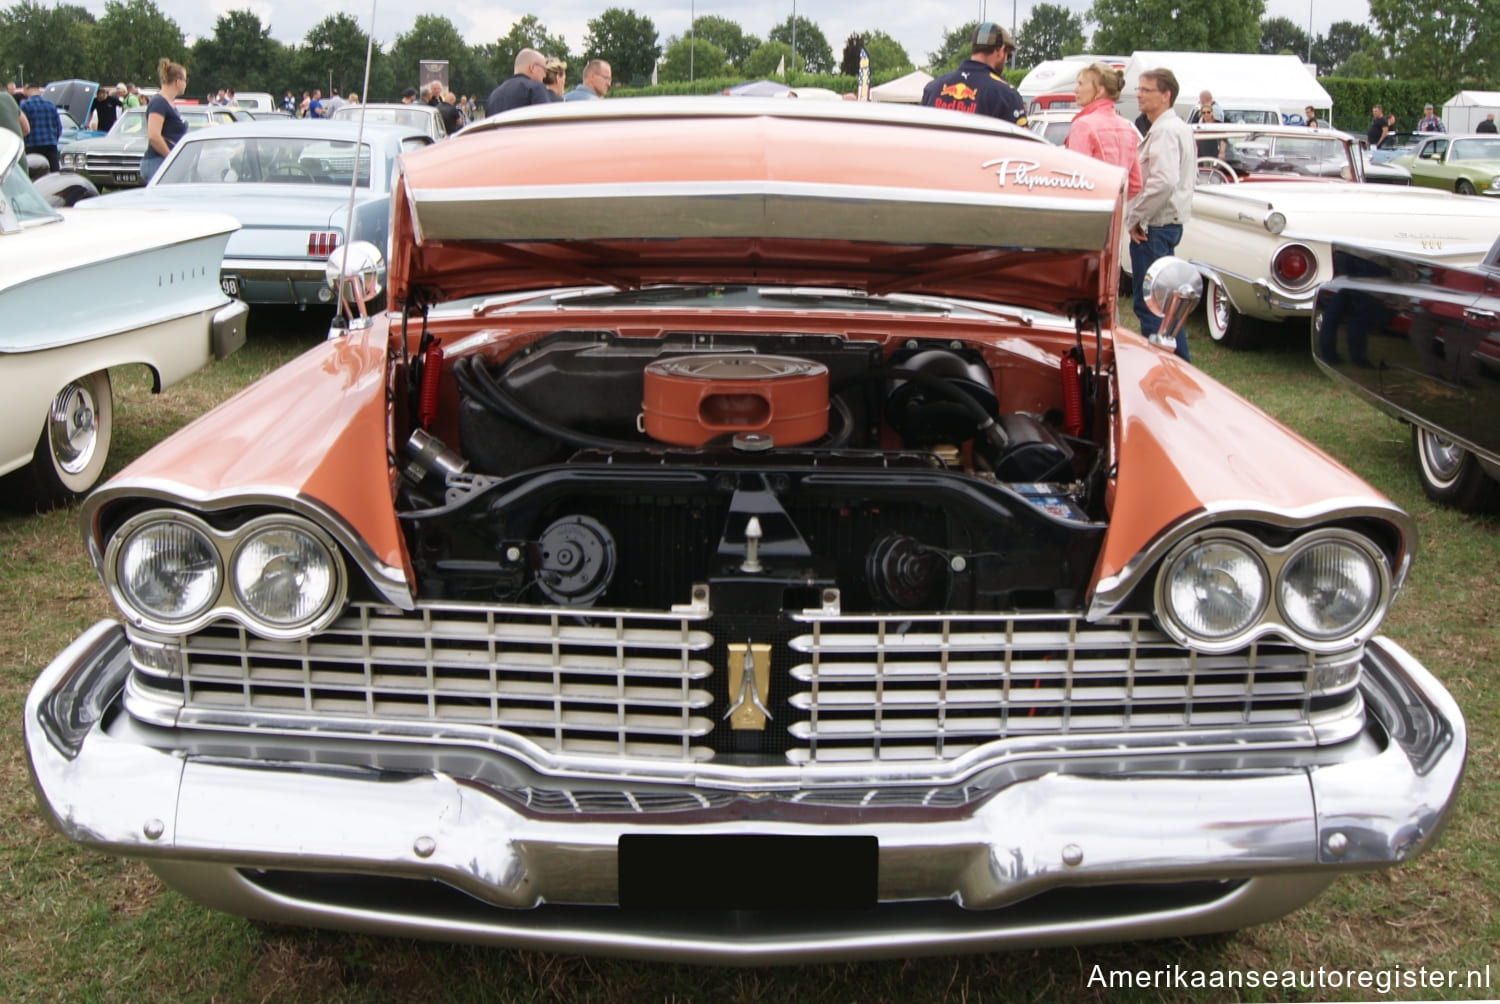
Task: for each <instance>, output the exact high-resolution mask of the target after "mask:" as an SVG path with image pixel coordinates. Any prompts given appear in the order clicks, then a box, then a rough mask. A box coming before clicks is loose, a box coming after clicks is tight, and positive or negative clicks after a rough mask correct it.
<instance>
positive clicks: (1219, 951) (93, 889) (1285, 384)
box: [0, 317, 1500, 1004]
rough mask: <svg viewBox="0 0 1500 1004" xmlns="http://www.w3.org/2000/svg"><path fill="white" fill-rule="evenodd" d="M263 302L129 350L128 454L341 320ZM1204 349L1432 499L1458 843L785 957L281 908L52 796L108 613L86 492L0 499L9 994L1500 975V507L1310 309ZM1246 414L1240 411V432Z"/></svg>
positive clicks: (1420, 517) (1201, 360)
mask: <svg viewBox="0 0 1500 1004" xmlns="http://www.w3.org/2000/svg"><path fill="white" fill-rule="evenodd" d="M291 320H292V318H289V317H283V318H273V319H272V320H271V321H269V322H265V321H261V320H260V319H259V318H257V319H256V321H257V325H256V327H255V328H254V329H253V330H252V333H251V338H250V343H249V345H248V346H247V347H246V348H245V349H244V350H242V352H241V353H239V354H238V355H236V356H235V357H233V358H232V359H231V360H229V361H227V362H225V363H221V364H217V365H215V366H213V367H211V368H209V369H208V370H205V371H204V372H202V373H200V374H198V375H197V376H195V377H193V378H192V379H191V380H189V381H188V382H187V383H186V384H184V385H182V386H180V387H178V388H174V389H172V390H170V391H168V392H167V393H166V394H165V395H162V396H160V397H152V396H151V395H150V394H149V387H148V386H147V384H146V383H145V381H144V379H143V378H142V377H141V375H139V374H129V373H123V374H116V391H117V397H118V399H119V406H118V418H119V423H120V427H119V431H118V438H117V440H116V448H115V451H114V452H115V457H114V461H113V463H114V464H115V465H118V464H120V463H123V462H124V461H125V460H126V459H128V457H129V456H132V455H134V454H136V453H139V452H140V451H141V450H143V449H145V448H146V447H147V446H148V445H149V444H150V443H152V442H154V441H156V440H157V439H159V438H160V437H161V436H163V435H165V434H167V433H168V432H170V431H172V430H173V429H175V428H177V427H179V426H180V425H182V424H183V423H185V422H186V421H188V420H190V419H191V418H192V417H193V415H195V414H197V413H199V412H200V411H202V410H203V409H204V408H206V407H207V406H208V405H209V404H211V403H212V402H214V401H217V400H220V399H222V398H223V397H226V396H228V394H230V393H232V392H233V391H234V390H235V389H237V388H238V387H240V386H242V385H243V384H244V383H246V382H248V381H249V380H251V379H253V378H254V377H256V376H258V375H260V374H262V373H264V372H267V371H269V370H270V369H271V368H273V367H274V366H276V365H278V364H279V363H281V362H283V361H285V360H286V359H289V358H291V357H292V356H293V355H295V354H296V353H297V352H300V351H302V350H304V349H306V348H307V347H309V346H311V345H312V344H314V343H315V342H316V341H317V339H318V338H319V337H321V329H319V328H317V327H316V326H314V325H302V326H300V328H299V327H297V326H295V325H292V324H290V323H289V322H290V321H291ZM1192 346H1193V352H1194V360H1195V362H1196V363H1197V364H1198V365H1199V366H1200V367H1201V368H1203V369H1204V370H1206V371H1207V372H1209V373H1211V374H1212V375H1214V376H1215V377H1217V378H1218V379H1220V380H1221V381H1223V382H1224V383H1226V384H1228V385H1229V386H1231V387H1233V388H1234V389H1236V390H1237V391H1239V392H1240V393H1241V394H1244V395H1245V396H1246V397H1248V398H1250V399H1251V400H1252V401H1254V402H1256V403H1257V404H1258V405H1260V406H1261V407H1262V408H1264V409H1266V410H1267V411H1269V412H1271V413H1272V414H1273V415H1275V416H1277V417H1278V418H1279V419H1280V420H1281V421H1282V422H1284V423H1285V424H1287V425H1288V426H1289V427H1291V428H1292V429H1294V430H1295V431H1297V432H1299V433H1300V434H1302V435H1304V436H1306V437H1307V438H1308V439H1310V440H1312V441H1313V442H1315V443H1317V444H1318V445H1319V446H1320V447H1322V448H1323V449H1325V450H1327V451H1328V452H1329V453H1331V454H1332V455H1334V456H1335V457H1337V458H1338V459H1339V460H1341V461H1342V462H1343V463H1345V464H1347V465H1348V466H1350V467H1351V468H1353V469H1354V470H1355V471H1356V472H1358V473H1359V474H1360V475H1361V476H1363V477H1364V478H1365V479H1366V480H1368V481H1370V482H1371V483H1372V484H1373V485H1374V486H1375V487H1376V488H1378V489H1379V490H1381V491H1382V492H1384V493H1386V494H1387V495H1389V496H1390V497H1391V498H1392V499H1393V500H1395V501H1396V502H1397V503H1398V504H1399V505H1401V506H1402V507H1403V508H1405V509H1406V510H1407V511H1409V512H1411V513H1412V514H1413V515H1414V517H1415V518H1416V520H1417V522H1418V524H1419V526H1420V528H1421V534H1422V547H1421V550H1420V553H1419V555H1418V558H1417V562H1416V565H1415V568H1414V570H1413V572H1412V574H1411V576H1410V578H1409V580H1408V583H1407V586H1406V589H1405V590H1404V592H1403V594H1402V595H1401V596H1400V597H1399V599H1398V600H1397V602H1396V605H1395V608H1394V609H1393V611H1392V612H1391V615H1390V617H1389V618H1388V620H1387V625H1386V632H1387V633H1388V634H1390V635H1392V636H1393V637H1395V638H1397V639H1398V640H1400V641H1401V642H1402V643H1403V644H1404V645H1406V646H1407V647H1408V648H1409V649H1410V650H1411V651H1412V652H1413V653H1414V654H1415V655H1417V657H1418V658H1419V659H1421V660H1422V661H1423V662H1424V663H1425V664H1426V665H1427V666H1428V668H1429V669H1431V670H1432V671H1433V672H1434V673H1436V674H1437V675H1438V676H1439V677H1440V678H1441V679H1442V680H1443V681H1444V682H1445V683H1446V684H1447V686H1448V687H1449V688H1450V689H1451V690H1452V692H1453V694H1454V696H1455V697H1456V698H1457V699H1458V701H1459V703H1460V704H1461V705H1462V706H1463V707H1464V710H1465V714H1466V716H1467V720H1468V725H1469V730H1470V753H1469V756H1470V760H1469V770H1468V775H1467V777H1466V779H1465V787H1464V790H1463V794H1462V797H1461V801H1460V805H1459V810H1458V812H1457V814H1456V815H1455V817H1454V819H1453V821H1452V822H1451V824H1450V825H1449V827H1448V830H1447V832H1446V834H1445V835H1444V837H1443V839H1442V841H1441V842H1440V843H1439V844H1438V846H1437V847H1436V848H1435V849H1434V850H1433V851H1431V852H1429V853H1427V854H1425V855H1423V856H1422V857H1420V858H1418V859H1417V860H1415V861H1413V862H1410V863H1408V864H1407V865H1405V866H1403V867H1401V868H1397V869H1392V870H1388V871H1382V872H1375V873H1367V874H1363V875H1356V876H1348V877H1345V878H1342V879H1340V880H1339V881H1338V882H1336V883H1335V884H1334V885H1333V887H1332V888H1330V889H1329V891H1328V892H1327V893H1325V894H1324V895H1323V896H1322V897H1321V898H1320V899H1318V900H1317V901H1316V902H1315V903H1314V904H1312V906H1310V907H1309V908H1306V909H1304V910H1301V911H1299V912H1297V913H1295V914H1293V915H1292V916H1290V917H1288V918H1285V919H1283V920H1281V921H1279V922H1277V923H1273V924H1269V925H1265V926H1262V927H1258V928H1253V929H1250V930H1246V931H1242V932H1239V933H1237V934H1233V935H1224V936H1219V937H1211V938H1201V939H1194V940H1190V941H1169V942H1147V943H1139V944H1128V945H1106V946H1084V947H1080V948H1077V949H1073V948H1068V949H1058V950H1051V951H1026V952H1013V953H997V954H990V955H977V956H961V957H946V958H945V957H938V958H928V959H898V960H891V961H885V962H876V963H860V964H842V965H820V966H797V967H788V968H776V969H764V970H755V969H706V968H696V967H690V966H675V965H654V964H642V963H634V962H621V961H616V960H610V959H597V958H595V959H584V958H578V957H572V956H554V955H545V954H540V953H529V952H512V951H501V950H493V949H481V948H472V947H464V946H452V945H442V944H428V943H421V942H415V941H406V940H399V939H381V938H373V937H365V936H359V935H348V934H340V933H332V932H324V931H311V930H300V929H283V928H274V929H272V928H266V927H262V926H257V925H254V924H251V923H249V922H246V921H243V920H240V919H238V918H235V917H230V916H226V915H223V914H218V913H214V912H212V911H209V910H206V909H203V908H201V907H199V906H197V905H195V904H193V903H190V902H188V901H187V900H185V899H183V898H182V897H180V896H178V895H177V894H176V893H174V892H171V891H169V890H166V889H165V888H164V887H162V886H161V884H160V883H159V882H158V881H157V880H156V879H155V877H154V876H153V875H152V874H151V873H150V872H149V871H148V870H147V869H146V868H145V867H144V866H142V865H141V864H139V863H136V862H130V861H125V860H121V859H114V858H107V857H103V856H100V855H98V854H94V853H90V852H87V851H84V850H82V849H78V848H75V847H73V846H72V845H70V844H68V843H66V842H65V841H64V840H62V838H61V837H59V836H58V835H56V834H55V833H54V832H53V831H52V830H51V829H50V828H49V827H48V826H47V824H46V823H45V822H44V821H43V820H42V818H41V816H40V814H39V813H38V811H37V809H36V805H35V802H34V800H33V797H32V795H31V792H30V790H29V786H28V781H27V776H26V768H25V762H24V754H23V752H22V746H21V739H20V731H19V723H20V719H21V705H22V701H23V699H24V696H25V692H26V689H27V687H28V686H29V685H30V683H31V681H32V680H33V679H34V678H35V677H36V675H37V673H38V672H39V671H40V670H41V668H42V667H43V666H45V665H46V663H47V662H48V660H50V659H51V658H52V656H53V655H54V654H55V653H56V652H57V651H59V650H60V649H61V648H62V647H63V646H64V645H65V644H66V643H67V642H68V641H69V640H70V639H71V638H72V637H73V636H74V635H76V634H77V633H78V631H80V630H81V629H82V628H84V627H85V626H87V625H88V624H90V623H92V622H93V621H94V620H96V619H98V618H100V617H106V616H109V615H110V607H109V604H108V603H107V602H106V600H105V598H104V594H103V591H102V589H101V587H100V586H99V584H98V582H97V580H96V579H95V578H94V576H93V573H92V571H91V570H90V569H89V568H88V566H87V562H86V561H85V559H84V555H83V549H82V547H81V546H80V543H79V539H80V538H79V531H78V526H77V512H76V509H68V510H62V511H57V512H51V513H44V514H30V513H0V758H3V764H4V779H5V782H6V783H5V784H4V786H3V789H0V790H3V794H0V806H3V810H0V812H3V815H0V819H3V821H4V834H5V837H4V839H3V840H0V918H3V919H0V960H3V965H0V1000H4V1001H7V1002H21V1001H119V1002H136V1001H143V1000H151V1001H155V1002H162V1004H166V1002H173V1001H183V1002H200V1001H223V1002H260V1001H277V1002H281V1001H286V1002H298V1001H307V1002H325V1001H326V1002H344V1001H347V1002H372V1004H373V1002H390V1001H463V1002H468V1001H528V1002H529V1001H553V1000H556V1001H609V1002H615V1001H620V1002H625V1001H631V1002H633V1001H714V1002H717V1001H746V1002H750V1001H775V1002H778V1004H781V1002H786V1001H797V1002H801V1001H818V1002H830V1004H832V1002H848V1001H859V1002H866V1001H936V1000H951V1001H996V1000H1016V999H1026V1000H1047V1001H1051V1000H1057V1001H1073V1000H1105V999H1109V1000H1168V1001H1177V1000H1192V1001H1218V1000H1225V999H1230V998H1233V997H1236V996H1240V995H1237V994H1236V993H1235V992H1232V991H1225V990H1178V989H1161V990H1157V991H1151V992H1136V993H1132V992H1122V991H1109V990H1104V989H1101V988H1099V987H1090V986H1088V976H1089V974H1090V972H1091V971H1092V970H1093V968H1094V966H1095V965H1096V964H1097V965H1099V966H1102V967H1103V968H1104V969H1105V970H1109V969H1132V970H1134V969H1140V968H1157V967H1171V966H1173V965H1181V966H1184V967H1186V968H1189V969H1206V970H1245V969H1252V968H1253V969H1276V970H1283V969H1299V970H1317V969H1318V968H1319V967H1324V968H1326V969H1335V968H1337V969H1371V970H1374V969H1385V970H1389V969H1391V968H1394V967H1396V966H1400V967H1402V968H1404V969H1413V968H1416V967H1420V966H1427V967H1431V968H1441V969H1457V970H1468V969H1474V968H1482V967H1483V966H1484V965H1486V964H1489V965H1491V966H1492V972H1493V973H1494V978H1495V980H1497V981H1500V952H1497V951H1496V947H1495V946H1496V945H1497V944H1500V918H1497V909H1496V907H1497V904H1500V851H1497V850H1496V848H1497V846H1500V833H1497V820H1500V812H1497V809H1496V805H1497V804H1500V791H1497V782H1496V777H1497V775H1500V771H1497V770H1496V756H1497V743H1496V736H1497V732H1500V706H1497V699H1496V688H1494V687H1492V686H1490V685H1489V684H1490V681H1489V679H1488V674H1489V673H1490V672H1492V671H1493V665H1492V663H1493V653H1494V652H1495V651H1496V640H1497V639H1496V633H1497V628H1496V624H1497V614H1496V611H1500V586H1497V584H1496V581H1495V577H1494V574H1493V570H1494V569H1495V567H1496V558H1497V551H1500V534H1497V529H1500V527H1497V521H1496V519H1495V518H1494V517H1475V516H1467V515H1463V514H1459V513H1456V512H1453V511H1451V510H1445V509H1441V508H1437V507H1435V506H1433V505H1432V504H1430V503H1428V502H1427V500H1426V499H1425V497H1424V496H1423V495H1422V494H1421V492H1420V490H1419V489H1418V488H1417V484H1416V478H1415V474H1414V469H1413V462H1412V459H1411V453H1410V447H1409V443H1408V440H1407V434H1406V430H1405V429H1404V428H1403V427H1402V426H1400V425H1399V424H1398V423H1396V422H1394V421H1392V420H1390V419H1388V418H1385V417H1384V416H1382V415H1380V414H1379V413H1377V412H1376V411H1375V410H1374V409H1372V408H1369V407H1367V406H1366V405H1364V404H1362V403H1360V402H1359V401H1357V400H1355V399H1354V398H1353V397H1352V396H1349V395H1347V394H1345V393H1343V392H1342V391H1340V390H1339V389H1338V388H1336V387H1335V386H1334V385H1333V384H1331V383H1330V382H1329V381H1328V380H1327V379H1325V378H1324V377H1323V376H1322V375H1321V374H1320V373H1319V372H1318V371H1317V369H1316V368H1315V367H1314V366H1313V365H1312V363H1311V361H1310V358H1309V354H1308V348H1307V345H1306V337H1305V335H1304V334H1303V333H1302V331H1301V330H1287V331H1283V332H1278V333H1276V335H1275V336H1274V337H1272V338H1270V339H1269V340H1268V343H1267V345H1266V347H1265V348H1263V349H1262V350H1261V351H1258V352H1253V353H1238V354H1236V353H1229V352H1226V351H1223V350H1219V349H1217V348H1216V347H1215V346H1213V345H1212V344H1210V343H1209V342H1208V340H1207V339H1206V337H1204V335H1203V331H1202V325H1201V319H1195V328H1194V334H1193V340H1192ZM1233 435H1234V430H1232V429H1226V430H1225V437H1226V440H1228V441H1231V442H1232V440H1233ZM1243 996H1244V997H1245V998H1246V999H1266V1000H1271V999H1275V1000H1284V999H1410V998H1413V997H1423V998H1431V997H1447V998H1462V997H1469V998H1473V997H1479V998H1484V997H1493V996H1495V990H1494V989H1485V988H1477V989H1472V990H1464V989H1458V990H1450V989H1430V988H1429V989H1416V990H1398V991H1396V992H1395V993H1393V994H1391V995H1389V996H1382V995H1379V994H1378V993H1377V992H1376V991H1375V990H1373V989H1366V990H1361V989H1359V988H1354V989H1352V990H1351V989H1323V990H1315V991H1300V990H1298V991H1290V992H1289V991H1284V990H1276V991H1260V992H1258V993H1252V992H1246V993H1244V994H1243Z"/></svg>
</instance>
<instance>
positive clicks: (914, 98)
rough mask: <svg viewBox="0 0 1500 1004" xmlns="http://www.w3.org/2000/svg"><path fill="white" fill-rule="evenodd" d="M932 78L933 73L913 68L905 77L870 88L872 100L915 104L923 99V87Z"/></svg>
mask: <svg viewBox="0 0 1500 1004" xmlns="http://www.w3.org/2000/svg"><path fill="white" fill-rule="evenodd" d="M931 79H932V74H930V73H923V72H922V71H921V70H913V71H912V72H910V73H908V74H907V75H906V76H904V77H897V78H896V79H895V80H888V81H886V82H885V83H883V84H881V85H880V86H879V87H872V88H870V100H871V101H899V102H901V103H903V104H908V105H914V104H916V103H917V102H919V101H921V100H922V88H924V87H926V86H927V82H928V81H929V80H931Z"/></svg>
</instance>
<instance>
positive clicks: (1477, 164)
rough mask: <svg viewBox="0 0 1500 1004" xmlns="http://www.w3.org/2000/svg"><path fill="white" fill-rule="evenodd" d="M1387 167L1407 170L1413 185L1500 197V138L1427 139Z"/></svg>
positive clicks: (1484, 136) (1491, 135)
mask: <svg viewBox="0 0 1500 1004" xmlns="http://www.w3.org/2000/svg"><path fill="white" fill-rule="evenodd" d="M1390 163H1392V164H1399V165H1401V166H1402V167H1404V168H1406V169H1407V170H1409V171H1410V172H1411V183H1412V184H1413V185H1424V186H1426V187H1428V188H1441V189H1442V190H1443V191H1445V192H1457V193H1458V194H1459V195H1489V196H1500V136H1496V135H1494V134H1489V135H1484V134H1479V135H1472V136H1444V135H1441V134H1439V135H1436V136H1428V137H1426V138H1425V139H1423V140H1421V141H1420V142H1418V143H1417V145H1416V146H1415V147H1414V148H1413V149H1412V151H1411V152H1410V153H1406V154H1402V155H1401V156H1400V157H1393V158H1392V159H1391V161H1390Z"/></svg>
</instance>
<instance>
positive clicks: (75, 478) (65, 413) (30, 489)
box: [17, 370, 114, 506]
mask: <svg viewBox="0 0 1500 1004" xmlns="http://www.w3.org/2000/svg"><path fill="white" fill-rule="evenodd" d="M113 427H114V395H113V392H112V390H111V388H110V382H109V373H108V371H106V370H99V371H98V372H96V373H90V374H88V375H87V376H82V377H79V378H78V379H76V380H73V381H71V382H70V383H68V384H67V386H65V387H63V389H62V390H60V391H58V392H57V394H56V396H55V397H53V398H52V403H51V405H49V406H48V408H47V416H46V420H45V422H44V423H43V425H42V432H41V435H40V436H38V437H37V442H36V448H35V449H34V450H33V451H32V454H31V464H30V466H29V467H28V468H27V469H26V471H25V472H24V473H23V472H17V473H18V474H20V475H22V477H23V478H24V481H23V484H24V488H23V490H24V492H25V494H26V495H27V496H28V497H29V498H31V499H32V501H34V502H36V503H37V504H38V505H40V506H47V505H54V504H56V503H58V502H65V501H67V500H68V499H70V498H73V497H74V496H76V495H81V494H83V493H84V492H86V491H88V490H89V489H90V488H92V487H94V485H95V484H96V483H98V481H99V478H100V477H101V476H102V475H103V474H104V464H105V462H106V461H107V460H108V459H109V441H110V434H111V430H112V429H113Z"/></svg>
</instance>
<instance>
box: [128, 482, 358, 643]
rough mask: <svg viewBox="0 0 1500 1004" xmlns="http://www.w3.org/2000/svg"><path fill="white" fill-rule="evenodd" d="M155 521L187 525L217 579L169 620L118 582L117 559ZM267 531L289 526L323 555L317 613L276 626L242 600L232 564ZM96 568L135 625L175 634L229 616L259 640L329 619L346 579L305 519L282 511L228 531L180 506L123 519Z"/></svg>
mask: <svg viewBox="0 0 1500 1004" xmlns="http://www.w3.org/2000/svg"><path fill="white" fill-rule="evenodd" d="M156 524H172V525H175V526H182V527H188V528H191V530H192V531H193V532H195V533H196V534H197V535H198V536H199V537H200V538H201V539H203V540H204V541H206V543H207V544H208V547H209V549H210V551H211V553H212V554H213V556H214V560H215V562H216V569H217V577H216V582H215V585H214V589H213V590H212V598H211V599H209V600H208V601H207V602H205V603H203V604H199V605H198V606H196V607H195V608H194V612H193V613H192V615H191V616H187V617H182V618H174V619H168V618H164V617H161V616H160V615H158V614H155V613H153V612H152V611H149V610H145V609H142V607H141V605H140V604H138V603H136V602H134V601H133V599H132V597H131V595H130V593H129V591H128V590H127V588H126V587H125V585H124V584H123V583H122V582H121V575H120V558H121V554H122V553H123V551H124V549H125V547H126V545H127V543H128V542H129V541H131V540H132V539H134V538H136V537H138V536H139V534H140V532H141V531H142V530H144V529H147V528H149V527H151V526H153V525H156ZM270 529H290V530H293V531H294V532H298V533H302V534H305V535H307V536H308V537H309V538H311V539H312V540H314V541H316V543H317V545H318V546H319V547H321V548H322V549H323V550H324V551H325V552H326V553H327V555H328V559H329V575H330V579H331V581H330V584H329V587H328V589H327V596H326V597H325V599H324V602H323V605H322V606H321V607H320V608H319V609H318V611H317V613H316V614H312V615H308V616H306V617H303V618H299V619H297V620H296V621H294V622H290V623H287V624H278V623H275V622H274V621H271V620H268V619H266V618H264V617H260V616H257V615H256V614H255V613H254V612H252V611H251V610H249V609H248V608H247V606H246V605H245V604H244V603H243V602H242V601H241V599H240V597H239V591H238V587H237V586H236V584H235V582H234V578H235V576H234V574H233V569H234V568H235V563H236V562H237V560H238V559H239V558H240V556H241V554H242V551H243V545H244V543H245V542H246V541H248V540H252V539H253V538H255V537H256V536H257V535H258V534H261V533H264V532H266V531H267V530H270ZM101 572H102V574H103V577H104V585H105V587H106V588H107V589H108V590H109V593H110V597H111V599H113V600H114V603H115V605H116V606H117V607H119V609H120V612H121V613H122V614H123V615H124V617H125V619H126V620H127V621H129V622H130V623H131V624H133V625H136V626H137V627H140V628H144V629H146V630H149V631H155V632H158V633H161V634H168V635H179V634H187V633H190V632H192V631H196V630H198V629H199V628H202V627H204V626H205V625H207V624H209V623H211V622H213V621H215V620H218V619H220V618H229V619H230V620H233V621H235V622H237V623H239V624H241V625H243V626H244V627H245V628H247V629H249V630H250V631H252V632H254V633H255V634H257V635H260V636H261V637H263V638H276V639H283V640H288V639H298V638H306V637H309V636H311V635H313V634H316V633H317V632H318V631H321V630H322V629H323V628H325V627H327V626H328V625H329V624H330V623H332V622H333V619H334V618H335V617H337V616H338V613H339V611H340V610H341V609H342V608H343V606H344V602H345V600H346V598H347V589H348V580H349V576H348V571H347V569H346V568H345V561H344V554H343V551H342V550H341V549H340V548H339V547H338V545H337V544H336V543H335V542H334V539H333V537H332V536H331V535H330V534H329V533H327V532H326V531H325V530H323V529H322V528H321V527H319V526H317V525H316V524H315V523H312V522H310V521H308V520H306V519H303V518H301V517H298V516H293V515H289V514H285V513H272V514H268V515H265V516H258V517H256V518H255V519H251V520H248V521H246V522H245V523H243V524H240V525H238V526H235V527H234V528H232V529H229V530H220V529H218V528H217V527H215V526H213V525H212V524H210V523H209V522H208V521H206V520H204V519H203V518H202V517H200V516H198V515H196V514H195V513H191V512H188V511H186V510H182V509H150V510H147V511H145V512H141V513H138V514H136V515H135V516H132V517H131V518H130V519H128V520H126V521H125V522H124V523H122V524H121V525H120V528H119V530H117V531H116V532H115V533H114V534H113V535H112V536H111V537H110V539H109V541H108V542H107V543H106V544H105V549H104V561H103V567H102V568H101Z"/></svg>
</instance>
